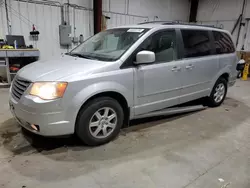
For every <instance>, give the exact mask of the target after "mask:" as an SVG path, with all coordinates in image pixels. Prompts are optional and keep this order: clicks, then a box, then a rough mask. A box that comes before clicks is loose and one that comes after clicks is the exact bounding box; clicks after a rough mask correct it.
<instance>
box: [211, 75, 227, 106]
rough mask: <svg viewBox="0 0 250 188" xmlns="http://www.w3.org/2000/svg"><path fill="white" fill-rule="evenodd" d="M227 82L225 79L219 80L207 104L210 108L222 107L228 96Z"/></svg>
mask: <svg viewBox="0 0 250 188" xmlns="http://www.w3.org/2000/svg"><path fill="white" fill-rule="evenodd" d="M227 87H228V84H227V81H226V80H225V79H224V78H219V79H218V80H217V82H216V83H215V85H214V88H213V90H212V92H211V95H210V96H209V97H208V100H207V104H208V106H210V107H218V106H220V105H221V104H222V103H223V101H224V100H225V98H226V95H227Z"/></svg>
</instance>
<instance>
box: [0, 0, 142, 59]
mask: <svg viewBox="0 0 250 188" xmlns="http://www.w3.org/2000/svg"><path fill="white" fill-rule="evenodd" d="M8 9H9V11H8V12H9V19H10V22H11V26H12V28H11V30H12V34H13V35H24V37H25V41H26V45H30V44H32V45H33V46H34V47H37V48H39V50H40V52H41V58H42V59H46V58H49V57H51V56H56V55H60V54H61V53H63V52H66V51H67V49H64V48H62V47H60V45H59V25H60V24H61V10H60V7H59V6H54V5H53V6H52V5H41V4H37V3H35V2H31V1H30V2H21V1H9V3H8ZM74 14H75V16H74ZM104 14H105V15H107V16H109V17H111V19H110V20H108V21H107V26H108V28H111V27H116V26H119V25H126V24H135V23H138V22H143V21H145V20H147V17H141V16H134V15H125V14H120V13H110V12H107V11H106V12H104ZM69 16H70V24H71V26H72V36H73V35H74V25H73V24H74V23H75V35H76V36H77V37H79V35H80V34H82V35H83V36H84V39H87V38H89V37H90V36H92V35H93V11H92V10H90V9H89V10H83V9H77V8H72V7H70V8H69ZM74 17H75V21H74V19H73V18H74ZM33 24H34V25H35V27H36V29H37V30H39V31H40V35H39V40H38V41H37V42H34V41H33V40H32V39H31V38H30V35H29V32H30V31H31V30H32V25H33ZM0 25H1V27H0V37H1V38H3V37H4V36H5V35H6V34H7V33H8V32H7V20H6V12H5V6H4V4H3V3H1V4H0ZM73 47H74V46H73V45H72V47H71V48H73Z"/></svg>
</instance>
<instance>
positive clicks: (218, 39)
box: [213, 31, 235, 54]
mask: <svg viewBox="0 0 250 188" xmlns="http://www.w3.org/2000/svg"><path fill="white" fill-rule="evenodd" d="M213 35H214V43H215V49H216V54H227V53H233V52H234V51H235V48H234V44H233V41H232V39H231V38H230V37H229V35H228V34H226V33H223V32H218V31H213Z"/></svg>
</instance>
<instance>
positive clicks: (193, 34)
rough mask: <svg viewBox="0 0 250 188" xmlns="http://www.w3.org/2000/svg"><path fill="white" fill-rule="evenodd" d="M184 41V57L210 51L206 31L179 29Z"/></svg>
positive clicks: (202, 54)
mask: <svg viewBox="0 0 250 188" xmlns="http://www.w3.org/2000/svg"><path fill="white" fill-rule="evenodd" d="M181 33H182V38H183V43H184V58H190V57H202V56H207V55H210V54H211V53H212V45H211V41H210V39H209V34H208V31H203V30H181Z"/></svg>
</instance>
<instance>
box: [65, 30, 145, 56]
mask: <svg viewBox="0 0 250 188" xmlns="http://www.w3.org/2000/svg"><path fill="white" fill-rule="evenodd" d="M148 30H149V29H137V28H119V29H111V30H106V31H103V32H100V33H98V34H97V35H95V36H93V37H91V38H90V39H88V40H87V41H85V42H84V43H82V44H81V45H79V46H78V47H76V48H75V49H74V50H72V51H71V52H70V53H69V55H72V56H78V57H82V58H87V59H96V60H100V61H115V60H117V59H119V58H120V57H121V56H122V55H123V54H124V53H125V52H126V51H127V50H128V49H129V48H130V47H131V46H132V45H133V44H134V43H135V42H136V41H137V40H138V39H139V38H140V37H141V36H143V35H144V34H145V33H146V32H147V31H148Z"/></svg>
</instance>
